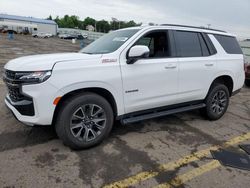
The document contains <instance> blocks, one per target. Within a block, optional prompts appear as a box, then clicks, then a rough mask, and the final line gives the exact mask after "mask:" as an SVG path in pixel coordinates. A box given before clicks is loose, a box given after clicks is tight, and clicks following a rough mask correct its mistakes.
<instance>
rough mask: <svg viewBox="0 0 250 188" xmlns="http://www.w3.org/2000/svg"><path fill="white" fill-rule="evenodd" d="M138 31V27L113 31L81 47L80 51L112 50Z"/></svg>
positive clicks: (98, 52) (92, 52) (109, 51)
mask: <svg viewBox="0 0 250 188" xmlns="http://www.w3.org/2000/svg"><path fill="white" fill-rule="evenodd" d="M138 31H139V30H138V29H126V30H118V31H113V32H111V33H108V34H106V35H104V36H102V37H101V38H99V39H97V40H96V41H94V42H93V43H91V44H90V45H88V46H87V47H85V48H83V49H82V50H81V51H80V52H82V53H88V54H105V53H111V52H114V51H116V50H117V49H118V48H120V47H121V46H122V45H123V44H124V43H125V42H126V41H127V40H128V39H129V38H131V37H132V36H133V35H134V34H135V33H137V32H138Z"/></svg>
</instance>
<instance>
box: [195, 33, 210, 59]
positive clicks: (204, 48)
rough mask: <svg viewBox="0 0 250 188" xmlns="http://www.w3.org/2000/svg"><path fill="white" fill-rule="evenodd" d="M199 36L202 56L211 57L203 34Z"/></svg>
mask: <svg viewBox="0 0 250 188" xmlns="http://www.w3.org/2000/svg"><path fill="white" fill-rule="evenodd" d="M198 35H199V40H200V45H201V50H202V55H203V56H209V55H210V54H209V50H208V46H207V44H206V42H205V40H204V38H203V36H202V35H201V33H199V34H198Z"/></svg>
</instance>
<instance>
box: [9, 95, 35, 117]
mask: <svg viewBox="0 0 250 188" xmlns="http://www.w3.org/2000/svg"><path fill="white" fill-rule="evenodd" d="M5 100H6V101H8V103H9V104H11V105H12V106H13V107H14V108H15V109H16V110H17V111H18V112H19V113H20V114H21V115H26V116H34V115H35V109H34V104H33V101H32V99H31V100H22V101H18V102H13V101H11V99H10V97H9V95H7V96H6V98H5Z"/></svg>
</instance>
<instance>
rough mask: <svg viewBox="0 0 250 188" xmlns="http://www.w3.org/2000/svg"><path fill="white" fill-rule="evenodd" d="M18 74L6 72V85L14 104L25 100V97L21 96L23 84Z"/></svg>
mask: <svg viewBox="0 0 250 188" xmlns="http://www.w3.org/2000/svg"><path fill="white" fill-rule="evenodd" d="M17 75H18V73H17V72H14V71H10V70H4V75H3V80H4V82H5V83H6V86H7V89H8V93H9V97H10V99H11V100H12V101H13V102H18V101H22V100H24V98H25V96H24V95H22V94H21V92H20V89H21V82H20V81H19V80H18V78H17V77H18V76H17Z"/></svg>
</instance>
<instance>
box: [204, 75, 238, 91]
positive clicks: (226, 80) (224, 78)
mask: <svg viewBox="0 0 250 188" xmlns="http://www.w3.org/2000/svg"><path fill="white" fill-rule="evenodd" d="M216 83H221V84H224V85H225V86H226V87H227V88H228V91H229V94H230V96H232V93H233V88H234V81H233V78H232V77H231V76H230V75H221V76H218V77H216V78H215V79H214V80H213V82H212V83H211V85H210V88H209V90H208V91H210V90H211V88H212V87H213V86H214V84H216ZM208 93H209V92H208Z"/></svg>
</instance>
